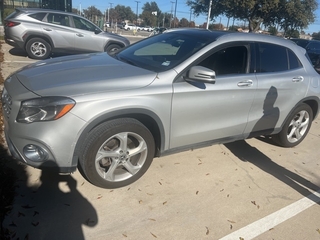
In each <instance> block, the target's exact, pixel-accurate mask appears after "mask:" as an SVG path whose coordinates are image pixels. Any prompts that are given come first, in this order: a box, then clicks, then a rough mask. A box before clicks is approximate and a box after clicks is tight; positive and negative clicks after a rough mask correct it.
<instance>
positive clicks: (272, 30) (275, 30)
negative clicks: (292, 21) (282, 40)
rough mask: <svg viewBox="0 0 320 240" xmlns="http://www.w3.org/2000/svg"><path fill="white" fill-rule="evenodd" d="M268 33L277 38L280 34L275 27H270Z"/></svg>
mask: <svg viewBox="0 0 320 240" xmlns="http://www.w3.org/2000/svg"><path fill="white" fill-rule="evenodd" d="M268 32H269V33H270V35H273V36H277V34H278V30H277V28H276V27H274V26H270V27H269V28H268Z"/></svg>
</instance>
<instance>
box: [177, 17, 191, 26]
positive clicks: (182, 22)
mask: <svg viewBox="0 0 320 240" xmlns="http://www.w3.org/2000/svg"><path fill="white" fill-rule="evenodd" d="M179 27H189V21H188V20H187V19H186V18H181V19H180V21H179Z"/></svg>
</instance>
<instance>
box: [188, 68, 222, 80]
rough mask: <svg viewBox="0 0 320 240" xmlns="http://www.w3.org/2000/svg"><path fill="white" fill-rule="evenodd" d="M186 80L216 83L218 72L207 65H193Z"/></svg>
mask: <svg viewBox="0 0 320 240" xmlns="http://www.w3.org/2000/svg"><path fill="white" fill-rule="evenodd" d="M185 80H186V81H191V82H204V83H212V84H214V83H215V82H216V73H215V71H213V70H211V69H209V68H206V67H202V66H193V67H191V69H190V70H189V72H188V73H187V76H186V77H185Z"/></svg>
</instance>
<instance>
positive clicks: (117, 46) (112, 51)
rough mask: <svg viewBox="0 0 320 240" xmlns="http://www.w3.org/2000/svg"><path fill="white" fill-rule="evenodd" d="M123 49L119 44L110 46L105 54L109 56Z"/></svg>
mask: <svg viewBox="0 0 320 240" xmlns="http://www.w3.org/2000/svg"><path fill="white" fill-rule="evenodd" d="M119 49H121V47H120V46H119V45H118V44H110V45H109V46H107V47H106V49H105V52H107V53H108V54H111V53H114V52H116V51H118V50H119Z"/></svg>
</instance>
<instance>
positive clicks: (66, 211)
mask: <svg viewBox="0 0 320 240" xmlns="http://www.w3.org/2000/svg"><path fill="white" fill-rule="evenodd" d="M51 165H52V166H51V167H50V169H43V170H42V173H41V177H40V181H41V186H40V187H39V188H38V189H37V190H36V191H34V194H33V195H32V199H29V200H30V202H29V204H28V206H29V207H30V209H32V212H33V213H32V214H29V215H28V216H27V215H26V214H25V216H24V217H25V218H26V217H27V218H29V221H30V223H31V225H29V226H32V225H33V227H31V228H30V227H29V229H28V232H27V234H28V237H29V239H59V240H63V239H68V240H69V239H77V240H81V239H85V238H84V235H83V231H82V226H83V225H85V226H87V227H93V226H95V225H96V224H97V223H98V216H97V213H96V210H95V209H94V207H93V206H92V205H91V204H90V202H89V201H88V200H87V199H86V198H84V197H83V196H82V195H81V194H80V192H79V191H78V190H77V182H76V180H75V179H74V178H73V177H72V176H71V175H60V174H59V173H58V168H57V166H56V165H55V163H53V162H51ZM53 165H54V166H53ZM31 215H32V216H31ZM30 223H29V224H30Z"/></svg>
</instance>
